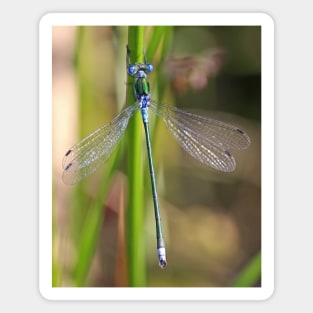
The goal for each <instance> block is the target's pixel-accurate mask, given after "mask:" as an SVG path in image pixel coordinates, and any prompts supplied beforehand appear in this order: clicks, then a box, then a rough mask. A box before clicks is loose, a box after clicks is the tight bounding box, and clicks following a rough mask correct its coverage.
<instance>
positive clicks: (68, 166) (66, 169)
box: [65, 163, 72, 171]
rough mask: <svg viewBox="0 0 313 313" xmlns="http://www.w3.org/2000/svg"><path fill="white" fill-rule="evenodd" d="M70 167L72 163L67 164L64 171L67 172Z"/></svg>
mask: <svg viewBox="0 0 313 313" xmlns="http://www.w3.org/2000/svg"><path fill="white" fill-rule="evenodd" d="M71 167H72V163H69V164H68V165H67V167H66V168H65V171H68V170H69V169H70V168H71Z"/></svg>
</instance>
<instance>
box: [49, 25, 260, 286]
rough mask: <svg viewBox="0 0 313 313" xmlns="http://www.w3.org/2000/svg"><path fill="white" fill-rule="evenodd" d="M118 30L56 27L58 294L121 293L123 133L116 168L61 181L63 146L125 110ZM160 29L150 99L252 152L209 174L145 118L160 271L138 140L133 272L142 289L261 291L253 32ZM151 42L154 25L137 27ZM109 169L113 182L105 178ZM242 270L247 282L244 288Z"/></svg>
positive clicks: (121, 32)
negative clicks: (158, 220) (139, 215)
mask: <svg viewBox="0 0 313 313" xmlns="http://www.w3.org/2000/svg"><path fill="white" fill-rule="evenodd" d="M159 31H160V29H159ZM161 31H162V29H161ZM127 32H128V29H127V27H54V29H53V43H52V44H53V60H52V62H53V269H52V271H53V272H52V273H53V286H56V287H57V286H60V287H61V286H99V287H100V286H105V287H108V286H112V287H122V286H129V285H130V283H129V279H128V277H129V273H128V268H127V261H126V259H127V257H126V255H127V253H126V250H127V238H126V241H125V237H126V235H125V234H126V232H125V227H126V225H125V211H126V208H127V199H128V197H129V196H131V195H128V192H127V182H126V181H127V175H128V172H127V145H129V144H131V143H130V142H127V140H128V139H129V137H127V136H124V137H125V138H124V139H123V141H122V145H121V148H120V158H119V161H118V162H115V163H114V165H107V164H104V166H103V167H101V168H99V170H98V171H97V172H96V173H94V174H92V175H91V176H90V177H88V178H86V179H85V180H83V181H82V182H81V183H79V184H77V185H75V186H68V185H65V184H64V183H63V181H62V173H63V168H62V159H63V157H64V154H65V153H66V152H67V151H68V150H69V148H70V147H72V146H73V145H74V144H75V143H77V142H78V141H79V140H81V139H82V138H83V137H85V136H86V135H88V134H90V133H91V132H93V131H94V130H96V129H97V128H98V127H100V126H102V125H103V124H105V123H108V122H109V121H110V120H111V119H112V118H113V117H114V116H116V115H117V114H118V113H119V112H120V111H121V109H123V107H124V106H125V101H126V89H127V88H128V87H129V86H128V85H127V78H126V44H127ZM165 32H166V34H167V37H166V38H167V39H166V40H165V39H164V38H163V37H161V38H162V40H160V42H161V43H160V45H156V44H154V45H155V48H149V45H148V44H147V47H146V49H147V59H148V61H149V62H151V63H153V64H154V66H155V71H154V72H153V73H151V74H150V76H149V81H150V86H151V97H152V98H153V99H155V100H158V101H160V102H162V103H168V104H172V105H175V106H177V107H179V108H183V109H185V110H187V111H190V112H194V113H197V114H201V115H204V116H208V117H213V118H216V119H219V120H221V121H224V122H229V123H231V124H233V125H237V126H238V127H240V128H241V129H243V130H245V131H246V132H247V133H248V135H249V136H250V138H251V145H250V147H249V148H248V149H247V150H244V151H232V153H233V154H234V156H235V158H236V162H237V168H236V170H235V171H234V172H233V173H222V172H218V171H215V170H213V169H210V168H208V167H206V166H204V165H202V164H201V163H200V162H198V161H197V160H194V159H193V158H192V157H190V156H189V155H188V154H187V153H186V152H185V151H184V150H183V149H182V148H181V147H180V146H179V144H178V143H177V142H176V141H175V139H174V138H173V137H172V135H171V134H170V133H169V131H168V130H167V129H166V127H165V125H164V124H163V122H162V121H161V120H160V121H158V120H157V118H156V119H154V117H153V114H152V113H151V114H150V117H151V124H152V140H153V143H152V145H153V158H154V163H155V170H156V179H157V188H158V195H159V201H160V208H161V214H162V222H163V228H164V235H165V240H166V247H167V259H168V267H167V268H166V269H165V270H161V269H160V268H159V266H158V260H157V252H156V239H155V221H154V212H153V204H152V196H151V186H150V181H149V176H148V172H149V170H148V167H147V163H146V159H147V152H146V148H145V145H144V137H143V146H142V155H143V159H144V160H145V164H144V165H143V169H144V172H145V174H144V175H145V176H144V177H145V179H144V190H145V195H144V204H145V205H144V210H145V211H144V217H143V218H144V223H145V228H144V232H143V233H142V238H143V243H144V247H143V249H142V251H141V252H140V253H142V254H143V257H144V260H145V261H144V264H143V265H142V264H141V265H140V268H139V269H138V271H140V272H141V275H142V276H141V280H140V284H139V285H140V286H147V287H228V286H256V287H257V286H261V276H260V275H261V269H260V253H261V28H260V27H252V26H233V27H230V26H227V27H226V26H225V27H222V26H218V27H190V26H188V27H187V26H186V27H181V26H180V27H170V28H168V29H167V30H165ZM154 35H155V27H146V29H145V37H146V42H147V43H149V42H150V43H151V45H150V47H151V46H152V47H154V46H153V42H154V41H153V38H154V37H153V36H154ZM162 42H163V47H162V46H161V45H162ZM164 42H166V45H165V44H164ZM126 133H127V129H126ZM112 169H113V170H112ZM108 172H110V173H112V174H111V175H110V176H109V178H108V179H107V180H106V181H105V182H103V181H104V180H103V176H104V175H105V174H106V173H108ZM102 186H105V187H102ZM95 207H97V209H95ZM246 270H248V273H249V274H248V276H249V277H248V278H247V279H246V280H242V279H241V278H242V277H243V276H245V277H247V276H246V275H247V272H246ZM243 273H245V275H243Z"/></svg>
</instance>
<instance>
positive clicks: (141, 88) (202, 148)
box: [63, 50, 250, 268]
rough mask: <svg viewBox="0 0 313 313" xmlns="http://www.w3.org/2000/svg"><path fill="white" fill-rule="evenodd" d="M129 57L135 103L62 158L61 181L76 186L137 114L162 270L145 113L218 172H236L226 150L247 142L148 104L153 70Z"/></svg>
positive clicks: (235, 132)
mask: <svg viewBox="0 0 313 313" xmlns="http://www.w3.org/2000/svg"><path fill="white" fill-rule="evenodd" d="M127 56H128V57H127V73H128V74H129V75H130V76H133V77H134V79H135V82H134V93H135V98H136V102H135V103H134V104H133V105H131V106H128V107H127V108H125V109H124V110H123V111H121V112H120V113H119V114H118V115H117V116H116V117H115V118H114V119H113V120H112V121H111V122H109V123H108V124H105V125H103V126H102V127H100V128H99V129H97V130H96V131H94V132H93V133H91V134H90V135H89V136H87V137H86V138H84V139H83V140H82V141H80V142H79V143H78V144H76V145H74V146H73V147H72V148H71V149H70V150H68V151H67V152H66V154H65V156H64V158H63V168H64V172H63V181H64V183H66V184H75V183H77V182H78V181H80V180H81V179H83V178H85V177H86V176H88V175H90V174H91V173H93V172H94V171H95V170H96V169H97V168H98V167H99V166H100V164H102V163H103V162H105V161H106V160H107V159H108V158H109V157H110V155H111V153H112V151H113V150H114V148H115V147H116V146H117V143H118V142H119V140H120V138H121V136H122V134H123V133H124V131H125V129H126V127H127V125H128V121H129V119H130V118H131V117H132V116H133V115H134V114H135V113H136V112H137V111H138V110H140V111H141V116H142V121H143V126H144V130H145V137H146V144H147V151H148V160H149V168H150V178H151V187H152V196H153V204H154V213H155V222H156V235H157V251H158V257H159V265H160V267H161V268H165V267H166V264H167V262H166V251H165V242H164V238H163V234H162V225H161V217H160V210H159V204H158V196H157V190H156V182H155V174H154V168H153V160H152V152H151V144H150V134H149V115H148V109H151V111H152V112H154V113H155V114H157V115H158V116H160V117H161V118H162V119H163V121H164V123H165V125H166V126H167V127H168V129H169V130H170V131H171V133H172V134H173V135H174V137H175V138H176V140H177V141H178V142H179V144H180V145H181V146H182V148H184V149H185V150H186V151H187V152H188V153H189V154H190V155H192V156H193V157H194V158H196V159H197V160H199V161H200V162H202V163H203V164H205V165H208V166H210V167H212V168H214V169H216V170H219V171H223V172H232V171H234V169H235V167H236V162H235V159H234V157H233V156H232V154H231V153H230V150H232V149H235V150H243V149H246V148H248V146H249V144H250V138H249V136H248V135H247V134H246V133H245V132H244V131H243V130H241V129H240V128H238V127H236V126H232V125H230V124H226V123H223V122H220V121H218V120H214V119H211V118H207V117H204V116H199V115H196V114H193V113H189V112H186V111H184V110H181V109H178V108H176V107H174V106H171V105H167V104H161V103H159V102H157V101H155V100H152V99H150V85H149V82H148V80H147V74H148V73H151V72H152V71H153V65H152V64H151V63H147V61H146V57H145V59H144V63H135V64H130V57H129V50H127Z"/></svg>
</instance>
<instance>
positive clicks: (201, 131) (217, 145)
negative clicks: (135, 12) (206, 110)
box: [150, 100, 250, 172]
mask: <svg viewBox="0 0 313 313" xmlns="http://www.w3.org/2000/svg"><path fill="white" fill-rule="evenodd" d="M150 108H151V110H152V111H153V112H155V113H156V114H157V115H159V116H160V117H162V119H163V121H164V122H165V124H166V126H167V127H168V128H169V130H170V131H171V132H172V134H173V135H174V137H175V138H176V139H177V141H178V142H179V144H180V145H181V146H182V147H183V148H184V149H185V150H186V151H187V152H188V153H189V154H190V155H191V156H193V157H194V158H196V159H197V160H199V161H200V162H202V163H204V164H205V165H208V166H210V167H212V168H214V169H216V170H219V171H223V172H232V171H233V170H234V169H235V168H236V161H235V158H234V157H233V156H232V154H231V153H230V151H229V150H230V149H236V150H242V149H246V148H248V146H249V145H250V138H249V136H248V135H247V134H246V133H245V132H244V131H243V130H241V129H240V128H238V127H236V126H233V125H230V124H226V123H223V122H220V121H217V120H214V119H211V118H207V117H204V116H199V115H196V114H193V113H189V112H186V111H183V110H180V109H178V108H176V107H174V106H172V105H167V104H159V103H158V102H156V101H154V100H151V104H150Z"/></svg>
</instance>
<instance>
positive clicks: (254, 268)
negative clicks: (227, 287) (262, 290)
mask: <svg viewBox="0 0 313 313" xmlns="http://www.w3.org/2000/svg"><path fill="white" fill-rule="evenodd" d="M260 277H261V252H259V253H258V254H256V255H255V256H254V258H253V259H252V260H251V261H250V263H249V264H247V265H246V267H245V268H244V269H243V270H242V271H241V272H240V273H239V274H238V275H237V277H236V278H235V279H234V281H233V282H232V284H231V287H252V286H254V285H255V284H256V283H257V282H258V280H259V279H260Z"/></svg>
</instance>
